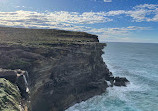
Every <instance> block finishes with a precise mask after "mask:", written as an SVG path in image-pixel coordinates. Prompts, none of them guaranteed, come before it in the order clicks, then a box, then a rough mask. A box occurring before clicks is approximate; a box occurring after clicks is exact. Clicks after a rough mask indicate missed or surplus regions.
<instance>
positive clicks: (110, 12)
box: [0, 0, 158, 43]
mask: <svg viewBox="0 0 158 111" xmlns="http://www.w3.org/2000/svg"><path fill="white" fill-rule="evenodd" d="M0 26H11V27H26V28H49V29H52V28H55V29H64V30H74V31H84V32H88V33H92V34H97V35H99V39H100V41H101V42H149V43H150V42H152V43H158V0H0Z"/></svg>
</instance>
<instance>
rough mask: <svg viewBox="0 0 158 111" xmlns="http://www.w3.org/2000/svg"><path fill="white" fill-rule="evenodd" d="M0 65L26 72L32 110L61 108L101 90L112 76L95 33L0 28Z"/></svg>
mask: <svg viewBox="0 0 158 111" xmlns="http://www.w3.org/2000/svg"><path fill="white" fill-rule="evenodd" d="M0 41H1V42H0V61H1V62H0V68H4V69H12V70H14V69H22V70H25V71H27V72H28V87H29V90H30V94H29V96H27V95H26V94H23V93H22V96H23V97H24V98H25V99H26V100H28V101H30V104H29V105H28V107H29V110H31V111H63V110H65V109H66V108H68V107H69V106H72V105H74V104H75V103H77V102H80V101H83V100H86V99H88V98H90V97H93V96H94V95H98V94H101V93H103V92H104V91H105V90H106V88H107V87H108V85H107V82H106V81H110V80H112V81H113V79H114V77H113V76H112V73H111V72H110V71H109V70H108V68H107V66H106V65H105V63H104V62H103V59H102V57H101V55H102V54H103V52H102V49H103V47H104V46H105V45H106V44H103V43H99V41H98V37H97V36H96V35H91V34H88V33H85V32H71V31H63V30H55V29H53V30H50V29H22V28H7V27H6V28H4V27H1V28H0Z"/></svg>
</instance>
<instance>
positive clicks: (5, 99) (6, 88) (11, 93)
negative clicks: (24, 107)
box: [0, 78, 21, 111]
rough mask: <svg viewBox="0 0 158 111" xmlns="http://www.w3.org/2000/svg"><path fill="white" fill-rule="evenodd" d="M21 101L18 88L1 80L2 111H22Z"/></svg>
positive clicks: (0, 110) (0, 97) (0, 103)
mask: <svg viewBox="0 0 158 111" xmlns="http://www.w3.org/2000/svg"><path fill="white" fill-rule="evenodd" d="M20 99H21V96H20V93H19V91H18V89H17V87H16V86H15V85H13V84H12V83H10V82H9V81H8V80H6V79H3V78H0V111H20V107H19V105H20Z"/></svg>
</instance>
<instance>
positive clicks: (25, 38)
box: [0, 27, 99, 45]
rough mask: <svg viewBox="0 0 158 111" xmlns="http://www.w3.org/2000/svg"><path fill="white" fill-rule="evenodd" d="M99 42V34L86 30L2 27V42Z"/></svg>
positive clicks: (45, 43) (0, 29)
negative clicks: (92, 33) (89, 32)
mask: <svg viewBox="0 0 158 111" xmlns="http://www.w3.org/2000/svg"><path fill="white" fill-rule="evenodd" d="M93 42H95V43H96V42H99V41H98V36H96V35H91V34H88V33H86V32H75V31H65V30H56V29H26V28H11V27H0V43H8V44H22V45H50V44H60V43H66V44H69V43H75V44H76V43H77V44H83V43H93Z"/></svg>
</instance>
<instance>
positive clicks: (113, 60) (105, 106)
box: [66, 43, 158, 111]
mask: <svg viewBox="0 0 158 111" xmlns="http://www.w3.org/2000/svg"><path fill="white" fill-rule="evenodd" d="M103 51H104V52H105V54H103V56H102V57H103V59H104V61H105V62H106V64H107V66H108V68H109V69H110V71H111V72H113V75H114V76H125V77H126V78H127V79H129V80H130V84H128V86H127V87H116V86H115V87H113V88H108V89H107V91H106V92H105V93H104V94H102V95H100V96H95V97H93V98H91V99H89V100H87V101H85V102H81V103H79V104H76V105H74V106H72V107H70V108H69V109H67V110H66V111H158V44H145V43H141V44H139V43H107V47H106V48H105V49H103Z"/></svg>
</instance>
